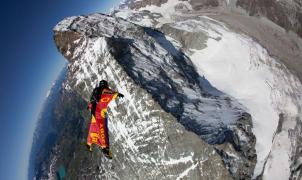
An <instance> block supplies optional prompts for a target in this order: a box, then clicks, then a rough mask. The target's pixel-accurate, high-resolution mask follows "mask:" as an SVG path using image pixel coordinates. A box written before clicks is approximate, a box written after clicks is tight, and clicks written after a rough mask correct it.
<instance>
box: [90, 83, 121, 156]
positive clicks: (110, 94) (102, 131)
mask: <svg viewBox="0 0 302 180" xmlns="http://www.w3.org/2000/svg"><path fill="white" fill-rule="evenodd" d="M116 97H120V98H123V97H124V95H123V94H121V93H119V92H115V91H113V90H111V89H110V88H109V86H108V82H107V81H105V80H102V81H100V82H99V86H97V87H96V88H95V89H94V90H93V92H92V94H91V97H90V102H89V104H88V109H89V110H90V112H91V122H90V126H89V132H88V137H87V147H88V149H89V150H90V151H92V144H96V145H98V146H99V147H101V149H102V152H103V154H104V155H105V156H106V157H107V158H109V159H112V153H111V151H110V147H109V135H108V118H107V106H108V104H109V103H110V101H111V100H114V99H115V98H116Z"/></svg>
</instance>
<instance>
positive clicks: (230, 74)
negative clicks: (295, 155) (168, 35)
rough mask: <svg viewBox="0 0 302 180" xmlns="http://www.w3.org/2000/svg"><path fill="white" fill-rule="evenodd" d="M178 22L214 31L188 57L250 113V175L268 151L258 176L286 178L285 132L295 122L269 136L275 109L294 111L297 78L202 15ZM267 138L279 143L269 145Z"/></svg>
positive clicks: (257, 47) (298, 89)
mask: <svg viewBox="0 0 302 180" xmlns="http://www.w3.org/2000/svg"><path fill="white" fill-rule="evenodd" d="M204 22H207V23H206V24H207V26H205V23H204ZM176 24H177V23H176ZM181 24H186V25H187V26H185V27H188V26H189V25H190V26H192V25H193V26H194V29H195V30H196V31H198V30H204V29H205V27H208V28H209V29H210V30H211V31H210V32H209V34H213V32H216V35H215V37H217V36H218V37H219V40H217V38H215V39H214V38H209V39H208V41H207V48H205V49H202V50H193V52H194V53H193V54H192V55H191V56H190V58H191V60H192V61H193V63H194V64H195V66H196V68H197V70H198V72H199V73H200V75H201V76H205V78H206V79H207V80H209V81H210V83H212V84H213V85H214V86H215V87H216V88H218V89H219V90H221V91H223V92H225V93H227V94H229V95H231V96H233V97H235V98H236V99H237V100H238V101H239V102H240V103H241V104H243V105H245V106H246V107H247V108H248V111H249V113H250V114H251V115H252V117H253V126H254V127H253V132H254V134H255V136H256V138H257V142H256V151H257V164H256V168H255V171H254V177H256V176H258V175H259V174H260V173H261V172H262V169H263V166H264V163H265V161H266V159H267V157H268V155H269V153H270V151H272V152H271V154H273V155H274V159H273V160H271V161H268V163H269V169H266V171H265V173H264V178H265V179H288V178H289V175H290V169H289V168H290V164H289V163H290V153H291V149H290V139H289V137H288V133H287V130H288V129H289V128H294V127H295V120H293V121H292V122H291V125H289V126H288V127H287V129H286V130H285V131H284V132H282V133H280V134H278V136H277V137H275V139H273V137H274V135H275V131H276V129H277V126H278V121H279V114H280V113H284V114H287V115H289V116H291V117H296V116H297V115H298V105H300V102H301V101H300V97H299V94H301V89H302V86H301V84H300V82H299V80H298V79H297V78H296V77H294V76H293V75H292V74H291V73H290V72H289V71H288V70H287V69H286V67H285V66H284V65H282V64H280V63H278V61H277V60H276V59H274V58H272V57H270V56H269V54H268V52H267V51H266V50H265V49H264V48H263V47H261V46H260V45H259V44H258V43H256V42H255V41H253V40H252V39H251V38H249V37H247V36H244V35H240V34H237V33H234V32H231V31H230V30H228V29H227V28H226V27H225V26H223V25H222V24H221V25H217V21H215V20H210V19H209V18H206V19H205V20H204V21H203V22H202V23H197V22H196V21H194V22H192V21H191V20H188V21H185V22H181ZM178 27H179V26H178ZM213 30H214V31H213ZM273 140H274V143H278V144H282V147H276V148H272V146H273ZM273 147H274V146H273Z"/></svg>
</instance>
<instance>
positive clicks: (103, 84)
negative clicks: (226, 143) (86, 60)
mask: <svg viewBox="0 0 302 180" xmlns="http://www.w3.org/2000/svg"><path fill="white" fill-rule="evenodd" d="M99 87H108V82H107V81H105V80H101V81H100V83H99Z"/></svg>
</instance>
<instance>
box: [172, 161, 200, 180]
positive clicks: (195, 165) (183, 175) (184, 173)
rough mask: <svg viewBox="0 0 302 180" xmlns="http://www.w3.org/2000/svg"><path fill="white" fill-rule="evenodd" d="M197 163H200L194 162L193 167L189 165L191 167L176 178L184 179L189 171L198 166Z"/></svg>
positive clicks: (178, 179)
mask: <svg viewBox="0 0 302 180" xmlns="http://www.w3.org/2000/svg"><path fill="white" fill-rule="evenodd" d="M197 165H198V163H195V164H193V165H192V166H191V167H189V168H188V169H186V170H185V171H184V172H182V173H181V174H180V175H179V176H178V177H177V178H176V180H180V179H182V178H183V177H185V176H187V175H188V173H189V172H190V171H191V170H193V169H195V168H196V167H197Z"/></svg>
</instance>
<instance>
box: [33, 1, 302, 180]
mask: <svg viewBox="0 0 302 180" xmlns="http://www.w3.org/2000/svg"><path fill="white" fill-rule="evenodd" d="M300 10H301V2H300V1H299V0H296V1H290V2H287V1H274V0H271V1H266V2H262V1H244V0H238V1H232V0H230V1H224V0H214V1H207V0H204V1H197V0H196V1H195V0H191V1H171V0H148V1H135V0H130V1H126V2H124V3H123V4H121V5H120V6H119V7H118V8H116V9H115V10H114V11H113V12H112V13H111V14H110V15H104V14H91V15H87V16H84V15H82V16H75V17H68V18H66V19H64V20H63V21H61V22H60V23H58V25H57V26H56V27H55V28H54V39H55V43H56V45H57V47H58V50H59V51H60V52H61V53H62V54H63V55H64V56H65V57H66V59H68V61H69V65H68V72H67V77H66V79H65V81H64V83H63V84H62V87H63V89H62V94H61V99H62V100H63V101H61V103H60V104H63V106H62V105H61V106H62V107H61V106H59V107H61V108H59V112H60V113H58V114H64V115H63V116H62V115H61V116H60V120H61V121H64V123H63V124H64V125H62V126H60V128H59V129H60V130H59V132H60V133H59V137H60V138H58V140H57V141H56V144H55V145H54V146H53V148H52V151H51V154H50V155H49V156H48V157H47V162H48V163H47V164H46V165H45V167H44V168H43V169H41V168H40V169H39V171H40V173H38V176H36V177H37V178H41V179H48V178H54V177H55V176H56V174H55V172H56V170H57V168H58V167H59V166H61V165H62V164H63V165H64V167H65V168H66V171H67V179H301V154H302V153H301V102H302V101H301V94H302V85H301V83H300V82H301V77H302V71H301V67H302V64H301V63H302V62H301V59H302V58H301V57H302V55H301V52H302V43H301V42H302V41H301V38H300V37H301V20H300V19H301V11H300ZM299 36H300V37H299ZM101 79H106V80H108V81H109V84H110V86H111V87H113V88H114V89H116V90H118V91H120V92H122V93H123V94H125V98H124V99H123V100H118V101H117V102H115V103H112V104H111V105H110V108H109V110H110V111H109V117H110V118H109V122H110V124H109V129H110V141H111V144H112V151H113V154H114V158H113V160H112V161H108V160H106V159H105V158H104V157H102V155H101V152H100V150H98V149H97V148H95V151H94V152H93V153H91V154H89V153H88V152H87V151H86V149H85V147H84V143H85V139H86V134H87V132H86V129H87V124H88V123H89V114H88V112H87V111H86V110H85V103H86V102H87V100H88V99H89V95H90V93H91V91H92V89H93V88H94V86H95V85H96V84H97V83H98V81H99V80H101ZM72 97H74V98H72ZM64 99H65V100H64ZM73 103H74V104H78V105H79V106H73V105H72V104H73ZM68 109H69V110H68ZM71 109H72V111H75V112H78V113H76V114H74V113H73V114H74V116H72V118H70V117H68V112H70V111H71ZM70 124H72V125H70ZM66 139H69V141H67V140H66ZM79 143H80V145H79ZM82 144H83V145H82ZM36 174H37V173H36ZM39 174H40V175H39ZM41 174H43V175H41Z"/></svg>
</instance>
